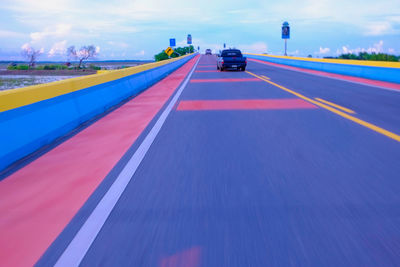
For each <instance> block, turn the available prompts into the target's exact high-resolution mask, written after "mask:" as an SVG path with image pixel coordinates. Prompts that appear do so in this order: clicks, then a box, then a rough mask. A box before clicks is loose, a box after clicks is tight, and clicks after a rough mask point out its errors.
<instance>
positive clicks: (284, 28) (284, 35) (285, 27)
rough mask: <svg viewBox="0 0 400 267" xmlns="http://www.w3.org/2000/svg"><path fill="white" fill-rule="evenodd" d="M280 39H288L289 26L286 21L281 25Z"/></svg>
mask: <svg viewBox="0 0 400 267" xmlns="http://www.w3.org/2000/svg"><path fill="white" fill-rule="evenodd" d="M282 39H290V26H289V23H288V22H287V21H285V22H284V23H283V25H282Z"/></svg>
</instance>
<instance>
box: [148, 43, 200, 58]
mask: <svg viewBox="0 0 400 267" xmlns="http://www.w3.org/2000/svg"><path fill="white" fill-rule="evenodd" d="M193 52H194V46H193V45H190V46H186V47H176V48H175V49H174V53H172V54H171V56H170V57H171V58H175V57H179V56H183V55H186V54H188V53H193ZM170 57H168V55H167V54H166V53H165V51H161V52H160V53H158V54H157V55H154V59H155V60H156V61H161V60H166V59H168V58H170Z"/></svg>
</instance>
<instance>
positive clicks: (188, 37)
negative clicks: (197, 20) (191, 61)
mask: <svg viewBox="0 0 400 267" xmlns="http://www.w3.org/2000/svg"><path fill="white" fill-rule="evenodd" d="M187 44H188V45H191V44H192V35H191V34H188V36H187Z"/></svg>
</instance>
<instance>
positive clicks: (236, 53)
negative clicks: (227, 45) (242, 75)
mask: <svg viewBox="0 0 400 267" xmlns="http://www.w3.org/2000/svg"><path fill="white" fill-rule="evenodd" d="M222 56H223V57H241V56H242V53H240V51H223V52H222Z"/></svg>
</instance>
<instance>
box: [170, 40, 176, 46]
mask: <svg viewBox="0 0 400 267" xmlns="http://www.w3.org/2000/svg"><path fill="white" fill-rule="evenodd" d="M169 46H170V47H175V46H176V41H175V38H171V39H169Z"/></svg>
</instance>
